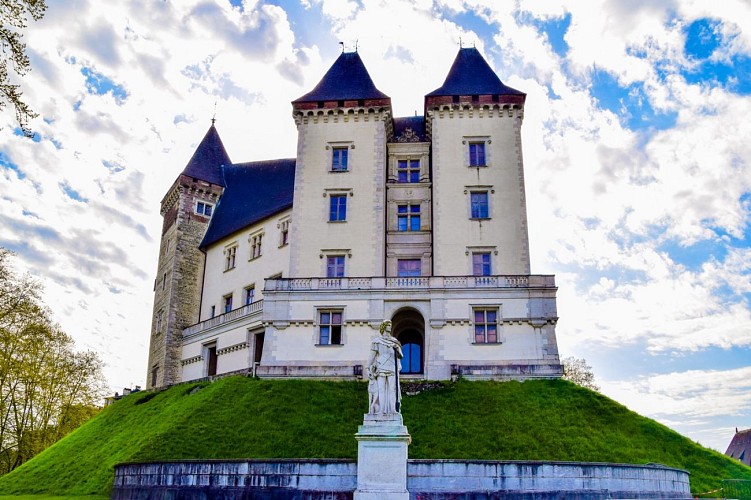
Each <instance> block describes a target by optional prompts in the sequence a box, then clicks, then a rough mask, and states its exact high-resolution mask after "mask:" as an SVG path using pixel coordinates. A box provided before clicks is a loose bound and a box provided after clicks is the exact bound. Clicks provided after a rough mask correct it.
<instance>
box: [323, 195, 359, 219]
mask: <svg viewBox="0 0 751 500" xmlns="http://www.w3.org/2000/svg"><path fill="white" fill-rule="evenodd" d="M352 196H354V192H353V190H352V188H327V189H324V191H323V197H324V198H327V197H328V198H329V202H328V203H325V204H324V205H325V207H326V221H327V222H328V223H329V224H342V223H345V222H347V220H348V219H349V217H350V215H351V210H350V209H351V207H352V204H351V203H349V202H348V201H347V198H349V197H352ZM334 197H344V218H343V219H339V218H337V219H332V218H331V215H332V212H331V203H332V199H333V198H334ZM337 217H338V214H337Z"/></svg>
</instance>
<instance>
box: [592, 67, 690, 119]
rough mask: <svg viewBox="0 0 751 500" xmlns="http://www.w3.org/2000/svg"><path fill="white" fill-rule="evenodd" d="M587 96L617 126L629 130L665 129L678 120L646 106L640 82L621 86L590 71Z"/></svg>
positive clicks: (604, 73) (599, 72) (604, 74)
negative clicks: (614, 119) (615, 119)
mask: <svg viewBox="0 0 751 500" xmlns="http://www.w3.org/2000/svg"><path fill="white" fill-rule="evenodd" d="M591 93H592V96H593V97H594V98H595V99H597V102H598V103H599V105H600V108H602V109H607V110H609V111H611V112H613V114H615V115H616V116H618V118H619V120H620V122H621V124H622V125H624V126H626V127H628V128H629V129H631V130H642V129H647V130H650V131H653V130H665V129H669V128H671V127H673V126H674V125H675V122H676V119H677V118H678V113H677V112H674V111H671V112H669V113H662V112H659V111H656V110H655V109H654V108H653V107H652V105H651V104H650V102H649V96H647V94H646V92H645V90H644V85H643V84H642V83H633V84H631V85H629V86H628V87H622V86H621V85H620V84H619V83H618V79H617V78H616V77H615V76H613V75H611V74H610V73H608V72H607V71H604V70H601V69H595V70H594V71H593V72H592V87H591Z"/></svg>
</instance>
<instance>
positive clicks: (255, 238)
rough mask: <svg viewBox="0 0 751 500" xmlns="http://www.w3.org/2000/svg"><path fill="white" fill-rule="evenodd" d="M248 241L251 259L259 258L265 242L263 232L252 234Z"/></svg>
mask: <svg viewBox="0 0 751 500" xmlns="http://www.w3.org/2000/svg"><path fill="white" fill-rule="evenodd" d="M248 242H249V243H250V259H249V260H253V259H257V258H258V257H260V256H261V246H262V244H263V233H255V234H251V235H250V236H249V237H248Z"/></svg>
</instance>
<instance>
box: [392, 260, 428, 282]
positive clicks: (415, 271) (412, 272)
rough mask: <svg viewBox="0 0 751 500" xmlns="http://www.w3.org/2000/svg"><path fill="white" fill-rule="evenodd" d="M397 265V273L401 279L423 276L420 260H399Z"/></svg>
mask: <svg viewBox="0 0 751 500" xmlns="http://www.w3.org/2000/svg"><path fill="white" fill-rule="evenodd" d="M396 265H397V270H396V272H397V276H399V277H402V278H408V277H413V276H422V261H421V260H420V259H399V260H398V261H397V263H396Z"/></svg>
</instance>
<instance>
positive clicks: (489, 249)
mask: <svg viewBox="0 0 751 500" xmlns="http://www.w3.org/2000/svg"><path fill="white" fill-rule="evenodd" d="M475 254H490V274H488V275H483V274H475V273H474V255H475ZM464 255H466V256H468V259H467V265H468V273H467V275H468V276H475V277H483V276H493V275H494V274H498V273H497V272H495V273H494V271H495V270H496V269H497V267H496V260H497V259H496V256H497V255H498V248H497V247H495V246H468V247H467V250H466V251H465V252H464Z"/></svg>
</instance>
